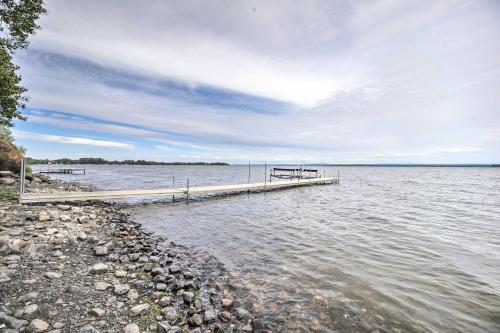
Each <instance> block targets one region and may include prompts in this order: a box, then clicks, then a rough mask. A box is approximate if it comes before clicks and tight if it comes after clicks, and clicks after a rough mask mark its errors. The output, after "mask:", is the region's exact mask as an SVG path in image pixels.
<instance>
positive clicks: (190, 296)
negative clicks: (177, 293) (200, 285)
mask: <svg viewBox="0 0 500 333" xmlns="http://www.w3.org/2000/svg"><path fill="white" fill-rule="evenodd" d="M182 297H183V298H184V301H185V302H186V303H191V302H192V301H193V299H194V293H192V292H190V291H186V292H185V293H183V294H182Z"/></svg>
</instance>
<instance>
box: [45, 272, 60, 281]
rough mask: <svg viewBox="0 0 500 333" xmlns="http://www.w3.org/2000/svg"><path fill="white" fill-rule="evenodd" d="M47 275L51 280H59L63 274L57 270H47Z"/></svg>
mask: <svg viewBox="0 0 500 333" xmlns="http://www.w3.org/2000/svg"><path fill="white" fill-rule="evenodd" d="M45 277H46V278H49V279H51V280H57V279H60V278H61V274H59V273H56V272H45Z"/></svg>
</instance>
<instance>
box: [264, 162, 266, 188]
mask: <svg viewBox="0 0 500 333" xmlns="http://www.w3.org/2000/svg"><path fill="white" fill-rule="evenodd" d="M264 191H267V163H264Z"/></svg>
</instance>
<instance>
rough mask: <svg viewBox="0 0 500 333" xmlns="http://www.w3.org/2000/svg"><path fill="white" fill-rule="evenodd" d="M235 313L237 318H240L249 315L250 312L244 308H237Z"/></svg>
mask: <svg viewBox="0 0 500 333" xmlns="http://www.w3.org/2000/svg"><path fill="white" fill-rule="evenodd" d="M236 314H237V315H238V318H240V319H245V318H247V317H249V316H250V312H248V311H247V310H246V309H244V308H237V309H236Z"/></svg>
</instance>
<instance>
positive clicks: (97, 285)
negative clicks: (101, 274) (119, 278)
mask: <svg viewBox="0 0 500 333" xmlns="http://www.w3.org/2000/svg"><path fill="white" fill-rule="evenodd" d="M108 288H111V284H109V283H107V282H104V281H97V282H96V283H95V290H98V291H104V290H106V289H108Z"/></svg>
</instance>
